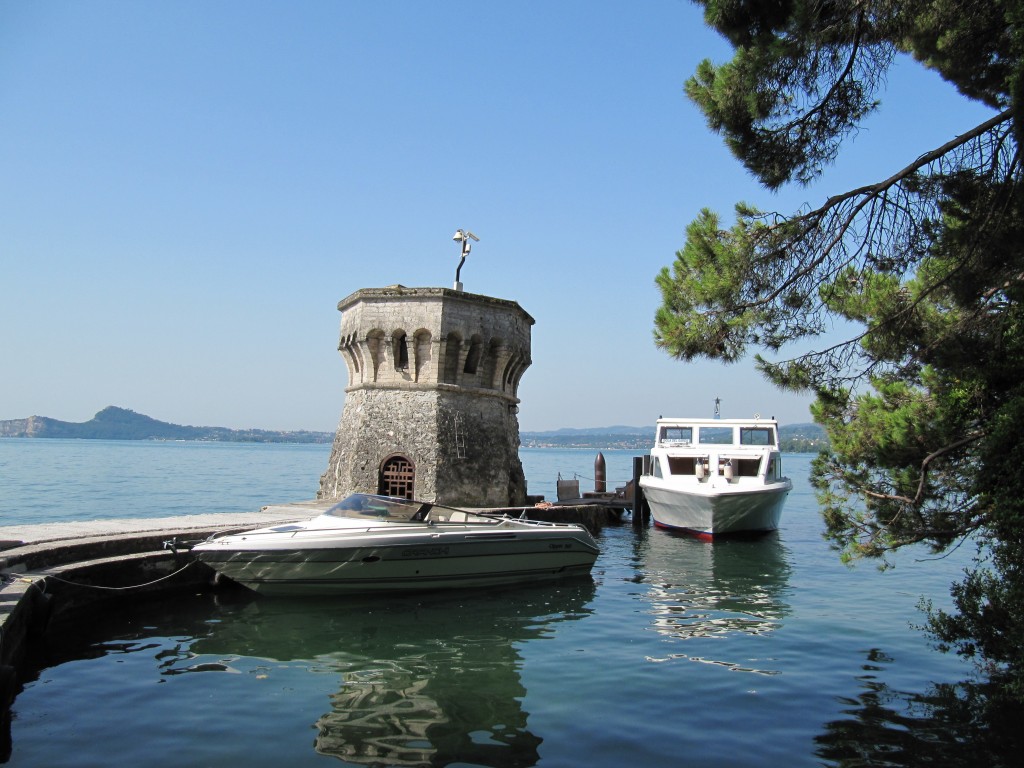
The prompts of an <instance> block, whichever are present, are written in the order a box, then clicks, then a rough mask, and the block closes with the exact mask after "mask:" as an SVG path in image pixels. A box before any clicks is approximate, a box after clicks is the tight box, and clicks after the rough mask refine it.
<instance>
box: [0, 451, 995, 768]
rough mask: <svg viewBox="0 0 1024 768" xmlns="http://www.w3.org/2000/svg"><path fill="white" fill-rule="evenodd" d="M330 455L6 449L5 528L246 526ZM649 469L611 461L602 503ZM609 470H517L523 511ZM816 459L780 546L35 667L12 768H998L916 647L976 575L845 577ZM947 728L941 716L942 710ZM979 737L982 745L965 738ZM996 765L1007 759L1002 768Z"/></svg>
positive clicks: (636, 539) (687, 542)
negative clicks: (925, 603)
mask: <svg viewBox="0 0 1024 768" xmlns="http://www.w3.org/2000/svg"><path fill="white" fill-rule="evenodd" d="M329 451H330V448H329V446H305V445H248V444H245V445H243V444H224V443H217V444H203V443H136V442H131V443H121V442H105V441H62V440H0V525H3V524H12V523H29V522H52V521H59V520H71V519H88V518H98V517H124V516H147V517H159V516H166V515H172V514H173V515H178V514H187V513H190V512H229V511H245V510H254V509H258V508H259V507H260V506H262V505H264V504H268V503H274V502H284V501H294V500H300V499H308V498H312V497H313V496H314V495H315V492H316V487H317V482H318V477H319V474H320V473H321V472H322V471H323V470H324V468H325V467H326V463H327V458H328V454H329ZM635 453H636V452H634V451H605V452H604V455H605V457H606V459H607V461H608V478H609V481H610V483H611V484H613V485H615V484H621V483H622V482H624V481H625V480H626V479H627V478H628V477H629V476H630V474H631V461H630V460H631V457H632V456H633V455H634V454H635ZM594 456H595V452H593V451H572V450H557V449H524V450H523V451H522V458H523V464H524V468H525V470H526V475H527V480H528V484H529V489H530V492H531V493H544V494H545V495H546V496H547V497H548V498H553V497H554V495H555V492H554V491H555V480H556V478H557V476H558V474H559V473H561V474H562V476H563V477H572V476H574V475H578V476H580V477H581V478H583V479H582V480H581V488H583V489H587V488H590V487H592V481H591V478H592V477H593V474H594V472H593V465H594ZM810 460H811V457H810V456H805V455H787V456H786V457H785V463H784V468H785V470H786V472H787V474H789V475H790V477H792V478H793V481H794V491H793V493H792V494H791V496H790V498H789V500H788V502H787V506H786V510H785V512H784V514H783V520H782V529H781V530H780V531H779V533H778V534H777V535H772V536H769V537H767V538H765V539H761V540H757V541H730V542H722V543H715V544H706V543H703V542H700V541H697V540H694V539H689V538H684V537H679V536H674V535H671V534H668V533H665V532H663V531H659V530H654V529H645V530H642V531H640V532H636V531H635V530H634V529H633V527H632V526H631V525H630V524H629V522H628V518H627V521H626V523H625V524H624V525H622V526H617V527H609V528H606V529H605V530H604V532H603V533H602V534H601V536H600V538H599V543H600V545H601V555H600V556H599V557H598V560H597V564H596V566H595V568H594V572H593V576H592V578H589V579H583V580H577V581H572V582H565V583H561V584H553V585H544V586H530V587H528V588H520V589H510V590H502V591H488V592H459V593H448V594H438V595H430V596H419V597H388V598H380V597H377V598H373V599H363V598H357V599H351V598H349V599H343V600H337V599H336V600H330V601H323V600H295V599H293V600H272V599H265V598H264V599H255V598H250V597H248V596H247V595H246V594H243V593H233V592H229V593H224V594H221V593H218V594H216V595H191V594H187V595H181V596H177V597H173V598H168V599H162V600H160V601H159V602H154V603H149V604H142V605H136V606H133V607H132V608H131V609H130V610H117V611H109V612H104V613H97V614H96V615H94V616H92V617H91V621H90V622H89V623H87V624H83V625H80V626H78V627H76V628H75V631H74V632H65V633H62V634H61V635H60V636H58V637H55V638H54V639H53V640H52V641H51V642H50V643H49V644H48V645H47V647H45V648H40V649H38V650H39V663H38V665H37V666H36V667H35V668H33V669H31V670H30V674H29V678H28V679H27V680H26V681H25V684H24V688H23V690H21V691H20V693H19V694H18V696H17V698H16V699H15V701H14V704H13V706H12V708H11V720H10V746H9V749H10V752H9V756H8V758H7V763H8V764H9V765H12V766H23V767H31V768H42V767H43V766H45V767H47V768H58V767H59V766H68V767H74V768H84V767H86V766H109V765H112V764H119V765H139V766H146V767H147V768H161V767H163V766H167V767H171V766H174V767H178V766H232V767H234V766H239V765H245V766H247V767H249V768H256V767H259V766H282V765H287V766H289V768H297V767H298V766H307V765H308V766H314V765H316V766H329V765H351V766H391V765H395V766H493V767H495V768H499V767H502V768H503V767H505V766H510V767H511V766H515V767H517V768H518V767H520V766H532V765H544V766H555V767H557V766H588V767H603V766H608V767H609V768H611V767H612V766H615V767H616V768H619V767H620V766H648V767H654V768H661V767H663V766H664V767H665V768H668V767H670V766H671V767H673V768H675V767H677V766H804V765H806V766H812V765H842V766H861V765H904V766H918V765H920V766H923V765H936V764H938V765H944V766H948V765H964V766H966V765H986V764H988V763H989V762H990V760H989V758H987V757H985V755H984V754H983V750H981V749H979V745H978V744H977V743H973V742H972V741H971V737H970V734H969V733H967V729H966V727H961V724H959V723H957V722H955V721H951V720H950V718H949V714H948V712H947V711H945V710H944V709H942V708H941V706H940V707H939V709H936V708H935V706H936V704H937V701H936V699H934V697H933V693H934V689H933V686H934V684H936V683H944V682H957V681H959V680H961V679H964V678H966V677H968V676H969V675H970V672H971V669H970V667H969V666H968V665H966V664H965V663H963V662H962V661H960V660H959V659H958V658H957V657H955V656H950V655H944V654H941V653H938V652H937V651H934V650H932V649H931V647H930V645H929V642H928V638H927V637H926V636H925V635H924V634H923V633H922V632H920V631H919V630H917V629H915V628H913V626H912V625H914V624H919V623H921V622H922V621H923V616H922V615H921V613H920V612H919V611H918V609H917V607H916V606H917V604H918V601H919V599H920V598H922V597H926V598H930V599H933V600H935V601H936V603H937V604H939V605H947V604H948V602H949V599H948V587H949V584H950V582H951V581H952V580H954V579H955V578H957V577H958V575H959V573H960V571H961V569H962V568H963V566H964V565H965V564H967V563H968V560H969V555H970V554H971V553H970V552H966V551H964V552H958V553H956V554H954V555H953V556H951V557H947V558H944V559H934V558H929V557H928V556H927V554H926V553H924V552H923V551H920V550H917V551H907V552H903V553H900V554H899V556H898V557H897V558H896V560H895V563H896V567H895V568H893V569H892V570H889V571H886V572H880V571H878V570H877V569H876V568H875V567H874V565H873V564H870V563H866V564H860V565H858V566H857V567H855V568H848V567H846V566H843V565H841V564H840V563H839V562H838V559H837V557H836V554H835V553H834V552H832V551H830V549H829V548H828V545H827V544H826V543H825V542H824V541H823V540H822V538H821V528H822V526H821V522H820V519H819V517H818V514H817V511H816V507H815V503H814V497H813V494H812V492H811V490H810V489H809V486H808V482H807V472H808V468H809V464H810ZM938 704H941V702H938ZM965 734H966V735H965ZM989 746H991V745H989Z"/></svg>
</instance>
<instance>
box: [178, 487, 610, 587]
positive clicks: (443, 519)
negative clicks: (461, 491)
mask: <svg viewBox="0 0 1024 768" xmlns="http://www.w3.org/2000/svg"><path fill="white" fill-rule="evenodd" d="M192 552H194V553H195V555H196V557H197V558H198V559H199V560H200V561H202V562H204V563H206V564H208V565H209V566H210V567H212V568H213V569H214V570H215V571H217V572H218V573H219V574H223V575H224V576H226V577H228V578H230V579H232V580H233V581H236V582H238V583H239V584H243V585H244V586H246V587H249V588H250V589H253V590H255V591H256V592H260V593H263V594H284V595H299V594H319V595H327V594H345V593H366V592H383V591H392V592H395V591H415V590H432V589H444V588H450V587H481V586H493V585H503V584H515V583H518V582H527V581H542V580H549V579H555V578H560V577H565V576H570V575H577V574H587V573H589V572H590V569H591V567H592V566H593V564H594V560H595V559H596V558H597V554H598V547H597V543H596V542H595V541H594V538H593V536H591V535H590V532H589V531H587V529H586V528H584V527H583V526H581V525H575V524H572V523H548V522H542V521H537V520H526V519H525V518H514V517H509V516H507V515H490V514H481V513H477V512H471V511H468V510H463V509H455V508H453V507H446V506H443V505H440V504H432V503H430V502H421V501H412V500H408V499H397V498H390V497H386V496H373V495H369V494H361V493H357V494H353V495H352V496H349V497H348V498H346V499H344V500H343V501H341V502H339V503H337V504H335V505H334V506H332V507H330V508H329V509H327V510H326V511H325V512H324V513H322V514H320V515H318V516H316V517H314V518H312V519H310V520H306V521H301V522H296V523H287V524H282V525H273V526H270V527H267V528H258V529H255V530H251V531H245V532H243V533H233V534H227V535H218V536H213V537H211V538H210V539H208V540H206V541H204V542H201V543H199V544H196V545H195V546H194V547H192Z"/></svg>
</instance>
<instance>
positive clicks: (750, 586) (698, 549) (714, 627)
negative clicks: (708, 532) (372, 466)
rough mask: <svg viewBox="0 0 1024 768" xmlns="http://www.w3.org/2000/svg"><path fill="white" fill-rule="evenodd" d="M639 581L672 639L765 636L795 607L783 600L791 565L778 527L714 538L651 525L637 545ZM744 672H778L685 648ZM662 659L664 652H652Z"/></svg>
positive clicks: (654, 623) (656, 625) (659, 627)
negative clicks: (745, 536) (752, 535)
mask: <svg viewBox="0 0 1024 768" xmlns="http://www.w3.org/2000/svg"><path fill="white" fill-rule="evenodd" d="M634 557H635V566H636V577H635V578H636V581H637V582H638V583H641V584H644V585H645V587H646V591H645V592H644V593H643V594H642V597H643V599H644V600H646V601H647V602H648V603H649V609H648V610H649V613H650V616H651V628H652V629H654V630H655V631H657V632H658V633H660V634H661V635H663V636H664V637H666V638H669V639H672V640H693V639H698V638H722V637H727V636H729V635H733V634H737V633H739V634H743V635H761V634H765V633H768V632H772V631H774V630H775V629H776V628H777V627H779V626H780V625H781V622H782V619H783V617H784V616H786V615H787V614H788V613H789V611H790V607H789V605H788V604H787V603H786V602H785V600H784V595H785V592H786V589H787V585H788V580H789V573H790V567H789V563H788V551H787V550H786V548H785V546H784V545H783V544H782V542H781V541H780V540H779V538H778V535H777V534H770V535H768V536H766V537H762V538H758V539H752V540H742V539H734V540H726V541H719V542H714V543H709V542H704V541H699V540H697V539H694V538H692V537H689V536H684V535H678V534H672V533H669V532H667V531H661V530H650V531H647V532H646V534H645V535H642V536H638V537H637V541H636V544H635V545H634ZM666 658H690V659H691V660H694V661H705V662H709V663H715V664H723V665H725V666H729V667H732V668H734V669H736V670H738V671H748V672H762V673H766V674H775V672H773V671H771V670H763V669H754V668H751V667H749V666H741V665H738V664H733V663H732V662H729V661H725V660H719V659H708V658H704V657H699V656H694V655H690V654H686V653H682V652H679V653H672V654H669V655H668V656H667V657H666ZM652 660H655V661H660V660H664V659H652Z"/></svg>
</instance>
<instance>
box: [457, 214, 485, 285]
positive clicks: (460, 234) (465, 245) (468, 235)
mask: <svg viewBox="0 0 1024 768" xmlns="http://www.w3.org/2000/svg"><path fill="white" fill-rule="evenodd" d="M452 240H454V241H455V242H457V243H462V258H461V259H459V266H458V269H456V270H455V285H454V288H455V290H456V291H461V290H462V283H460V282H459V274H460V273H461V272H462V265H463V264H465V263H466V257H467V256H468V255H469V252H470V251H471V250H472V249H473V245H472V243H470V242H469V241H470V240H476V241H477V242H480V238H479V237H477V236H476V235H474V234H473V233H472V232H470V231H469V230H468V229H467V230H465V231H463V230H461V229H456V230H455V234H454V235H452Z"/></svg>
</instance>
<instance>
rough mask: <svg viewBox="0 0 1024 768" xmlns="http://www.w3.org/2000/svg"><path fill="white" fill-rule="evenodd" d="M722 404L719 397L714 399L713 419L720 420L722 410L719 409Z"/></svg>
mask: <svg viewBox="0 0 1024 768" xmlns="http://www.w3.org/2000/svg"><path fill="white" fill-rule="evenodd" d="M721 404H722V399H721V398H719V397H716V398H715V418H716V419H720V418H722V409H721V408H720V407H719V406H720V405H721Z"/></svg>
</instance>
